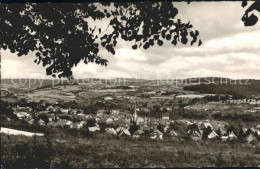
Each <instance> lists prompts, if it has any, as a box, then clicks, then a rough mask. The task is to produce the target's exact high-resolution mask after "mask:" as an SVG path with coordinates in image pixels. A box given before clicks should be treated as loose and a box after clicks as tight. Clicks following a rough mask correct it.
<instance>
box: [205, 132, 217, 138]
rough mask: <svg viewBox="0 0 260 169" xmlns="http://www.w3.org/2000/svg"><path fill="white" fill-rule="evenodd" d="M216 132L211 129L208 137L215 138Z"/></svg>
mask: <svg viewBox="0 0 260 169" xmlns="http://www.w3.org/2000/svg"><path fill="white" fill-rule="evenodd" d="M218 137H219V136H218V134H217V133H216V132H215V131H212V132H211V133H210V134H209V135H208V139H216V138H218Z"/></svg>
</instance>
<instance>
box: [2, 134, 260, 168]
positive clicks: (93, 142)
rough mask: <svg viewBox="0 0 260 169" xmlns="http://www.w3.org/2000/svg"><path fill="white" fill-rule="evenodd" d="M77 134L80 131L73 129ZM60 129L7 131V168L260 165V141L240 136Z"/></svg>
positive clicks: (4, 153) (4, 157) (4, 143)
mask: <svg viewBox="0 0 260 169" xmlns="http://www.w3.org/2000/svg"><path fill="white" fill-rule="evenodd" d="M74 134H75V132H74ZM74 134H72V133H69V132H56V134H48V135H46V136H45V137H33V138H28V137H24V136H8V135H4V134H2V139H1V146H2V150H1V151H2V152H1V159H2V165H3V166H4V167H5V168H17V167H19V168H21V167H22V168H31V167H40V168H109V167H116V168H118V167H119V168H128V167H131V168H140V167H142V168H143V167H223V166H225V167H227V166H229V167H230V166H259V165H260V145H255V146H252V145H248V144H245V143H239V142H236V141H228V142H221V141H214V142H212V141H193V140H189V139H188V140H183V139H168V138H165V139H163V140H151V139H148V138H138V139H137V138H135V139H133V138H119V137H117V136H109V135H104V134H95V135H92V136H87V137H86V136H83V135H77V136H75V135H74Z"/></svg>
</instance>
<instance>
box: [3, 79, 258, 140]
mask: <svg viewBox="0 0 260 169" xmlns="http://www.w3.org/2000/svg"><path fill="white" fill-rule="evenodd" d="M128 81H129V83H128V84H127V85H121V84H119V85H114V84H106V85H104V84H103V83H99V82H100V81H98V80H96V81H94V82H93V81H91V82H90V81H89V82H88V83H77V84H63V85H59V84H58V85H56V86H50V85H45V86H44V87H40V88H39V87H37V86H36V87H35V86H34V87H32V88H28V87H26V85H25V84H20V85H19V84H18V83H15V85H14V84H11V83H5V81H3V82H2V84H1V96H2V97H1V102H2V111H3V112H2V127H10V128H12V125H11V124H12V123H10V121H14V120H16V123H17V121H21V122H22V123H23V124H28V125H38V126H48V127H51V128H53V127H54V128H71V129H82V128H85V129H87V132H88V133H91V134H95V133H103V134H105V135H114V136H119V137H132V138H140V137H145V138H149V139H164V138H172V139H184V138H187V137H188V138H190V139H192V140H201V139H204V140H221V141H226V140H233V139H235V140H240V141H242V140H243V141H244V142H245V143H248V144H254V145H256V144H257V143H258V141H259V138H260V123H259V116H258V114H259V113H260V95H258V94H252V95H251V96H250V97H249V98H244V99H242V98H240V99H238V98H234V96H232V95H230V94H225V93H222V94H212V93H209V94H202V93H199V92H196V91H187V90H184V89H185V88H186V87H185V85H184V84H183V86H174V85H172V86H170V85H168V84H161V85H158V84H156V82H155V81H152V80H131V79H130V80H129V79H128ZM233 122H235V123H233ZM5 124H7V126H5ZM13 127H14V126H13ZM18 129H19V128H18ZM21 130H23V129H21ZM2 132H3V131H2Z"/></svg>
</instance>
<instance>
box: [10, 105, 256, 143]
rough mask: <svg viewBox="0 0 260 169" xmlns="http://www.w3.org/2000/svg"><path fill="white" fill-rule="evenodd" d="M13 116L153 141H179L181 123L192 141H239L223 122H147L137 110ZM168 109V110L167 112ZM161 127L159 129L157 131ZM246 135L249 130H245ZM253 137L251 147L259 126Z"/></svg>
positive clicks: (21, 110) (51, 109)
mask: <svg viewBox="0 0 260 169" xmlns="http://www.w3.org/2000/svg"><path fill="white" fill-rule="evenodd" d="M13 109H14V113H15V114H16V116H17V117H18V118H20V119H24V120H26V121H27V122H28V123H29V124H39V125H44V126H45V125H46V126H51V127H57V126H67V127H69V128H76V129H80V128H83V127H84V126H85V125H87V121H88V119H95V125H93V126H89V127H88V129H89V131H90V132H99V131H100V130H101V126H100V124H104V123H105V124H106V128H105V130H104V132H105V134H110V135H118V136H129V137H142V136H149V137H150V138H151V139H156V138H158V139H163V137H176V138H177V137H180V136H181V135H182V134H181V133H179V131H177V130H173V129H171V127H170V124H172V123H175V122H179V123H182V124H184V125H185V126H186V128H188V130H187V131H186V132H187V134H188V135H189V136H190V138H191V139H193V140H200V139H202V137H203V132H204V131H205V130H206V129H210V133H208V134H207V136H206V137H207V139H216V138H218V139H221V140H229V139H237V138H238V136H236V135H235V134H234V133H233V132H232V131H231V132H228V133H227V132H226V129H225V125H226V124H227V123H225V122H222V121H193V122H190V121H188V120H177V121H173V120H170V119H169V113H163V114H162V117H161V118H160V119H158V118H146V117H138V116H137V111H138V110H140V109H137V108H136V106H135V110H134V113H133V114H132V113H130V112H129V111H125V112H121V111H120V110H112V111H110V112H108V111H107V110H98V111H97V113H96V114H95V115H91V114H84V111H83V110H82V109H71V108H66V109H65V108H60V107H58V106H57V105H55V106H52V105H50V106H46V110H44V111H39V112H37V113H36V114H35V117H37V118H35V117H33V116H32V108H30V107H19V106H17V107H15V108H13ZM168 109H169V110H168ZM168 109H167V108H166V110H167V112H168V111H172V108H168ZM133 123H135V124H136V125H138V126H139V127H138V129H136V130H134V131H131V132H130V128H131V125H133ZM194 124H196V126H198V129H195V130H193V129H189V126H191V125H194ZM158 126H160V127H161V128H160V127H158ZM243 130H244V132H245V133H246V131H247V130H248V129H247V128H244V129H243ZM250 130H251V131H253V132H252V133H250V134H249V135H247V136H246V140H247V141H248V142H249V143H250V142H252V141H253V140H257V138H256V136H255V134H254V133H257V135H258V136H260V125H258V126H257V127H256V128H250Z"/></svg>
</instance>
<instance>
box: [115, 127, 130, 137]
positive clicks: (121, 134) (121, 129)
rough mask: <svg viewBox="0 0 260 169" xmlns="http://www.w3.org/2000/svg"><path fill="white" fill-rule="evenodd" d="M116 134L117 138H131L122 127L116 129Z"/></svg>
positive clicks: (127, 131)
mask: <svg viewBox="0 0 260 169" xmlns="http://www.w3.org/2000/svg"><path fill="white" fill-rule="evenodd" d="M116 132H117V135H118V136H119V137H123V136H127V137H131V133H130V132H129V130H128V129H126V128H124V127H118V128H117V129H116Z"/></svg>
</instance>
